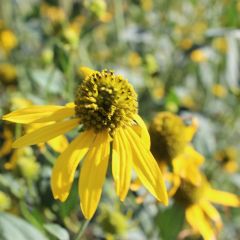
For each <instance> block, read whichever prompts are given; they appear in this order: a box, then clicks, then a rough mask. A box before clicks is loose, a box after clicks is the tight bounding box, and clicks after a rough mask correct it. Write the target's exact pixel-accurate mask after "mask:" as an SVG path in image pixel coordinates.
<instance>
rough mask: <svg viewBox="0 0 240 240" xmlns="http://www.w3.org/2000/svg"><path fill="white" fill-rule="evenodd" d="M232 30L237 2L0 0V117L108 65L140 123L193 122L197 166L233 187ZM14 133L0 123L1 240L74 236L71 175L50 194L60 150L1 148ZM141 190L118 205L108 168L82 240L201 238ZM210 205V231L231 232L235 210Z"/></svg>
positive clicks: (236, 87)
mask: <svg viewBox="0 0 240 240" xmlns="http://www.w3.org/2000/svg"><path fill="white" fill-rule="evenodd" d="M239 27H240V1H238V0H220V1H215V0H202V1H195V0H185V1H167V0H162V1H157V0H134V1H127V0H112V1H110V0H109V1H108V0H83V1H80V0H67V1H66V0H48V1H47V0H46V1H40V0H0V115H3V114H5V113H8V112H10V111H12V110H16V109H20V108H24V107H27V106H31V105H32V104H37V105H40V104H46V105H49V104H56V105H57V104H64V103H66V102H68V101H72V100H73V99H74V94H75V90H76V86H77V85H78V84H79V83H80V82H81V80H82V76H81V74H80V70H79V68H80V67H81V66H88V67H92V68H94V69H99V70H100V69H105V68H106V69H113V70H114V71H115V72H116V73H120V74H122V75H123V76H124V77H126V78H128V80H129V81H130V82H131V83H132V84H133V85H134V87H135V89H136V91H137V92H138V99H139V113H140V115H141V116H142V117H143V118H144V120H146V123H148V122H150V121H151V119H152V118H153V116H154V115H155V114H156V113H157V112H160V111H170V112H173V113H176V114H179V115H181V116H182V118H183V119H184V120H185V122H186V123H187V122H188V121H191V119H193V118H194V119H197V122H198V129H197V133H196V136H195V137H194V139H193V145H194V147H195V148H196V149H197V150H198V151H199V152H200V153H201V154H202V155H203V156H204V157H205V159H206V161H205V163H204V165H203V167H202V169H203V171H204V173H205V174H206V176H207V178H208V180H209V181H210V182H211V184H212V185H213V186H214V187H215V188H217V189H221V190H224V191H228V192H233V193H235V194H237V195H239V194H240V174H239V171H238V164H239V150H238V149H239V145H240V144H239V139H240V120H239V119H240V108H239V103H240V72H239V64H240V46H239V39H240V30H238V28H239ZM24 131H26V129H23V128H21V127H20V126H19V125H13V124H9V123H6V122H3V121H1V122H0V160H1V161H0V211H1V213H0V239H4V240H5V239H7V240H12V239H14V238H16V239H20V240H30V239H38V240H39V239H40V240H41V239H51V240H54V239H60V240H67V239H74V238H75V237H76V235H77V233H78V231H79V229H80V228H81V227H82V226H83V225H84V218H83V216H82V214H81V212H80V208H79V197H78V192H77V176H76V182H75V183H74V186H73V188H72V191H71V195H70V196H69V198H68V200H67V201H66V202H64V203H60V202H58V201H55V200H54V199H53V197H52V193H51V189H50V176H51V169H52V165H53V163H54V161H55V159H56V157H57V156H58V154H59V151H58V149H59V148H57V147H56V145H51V144H46V145H41V146H34V147H32V148H30V147H29V148H26V149H19V150H16V149H11V144H12V142H13V140H14V139H15V138H17V137H19V136H20V135H21V134H22V133H23V132H24ZM68 137H69V139H68V140H70V139H71V136H68ZM60 144H63V145H64V144H65V143H60ZM61 146H62V145H61ZM144 194H145V192H143V193H142V192H141V190H140V191H137V192H129V193H128V196H127V199H126V200H125V201H124V203H120V202H119V200H118V198H116V195H115V190H114V185H113V182H112V176H111V174H109V177H108V178H107V179H106V182H105V185H104V192H103V196H102V199H101V203H100V207H99V209H98V211H97V213H96V215H95V217H94V218H93V219H92V220H91V222H90V223H89V225H88V226H87V228H86V230H85V232H84V234H83V237H82V239H105V238H106V239H163V240H166V239H167V240H168V239H169V240H170V239H172V240H173V239H177V238H178V239H201V237H199V235H194V236H192V235H191V234H188V231H187V230H188V229H189V226H188V225H187V223H186V222H185V219H184V212H183V209H182V208H181V207H179V206H178V205H176V204H175V203H174V202H173V201H172V200H170V204H169V206H168V207H167V208H166V207H163V206H161V205H160V204H158V203H156V202H155V201H154V199H152V198H151V197H150V196H148V195H146V196H145V198H144V200H143V202H142V201H136V199H137V200H139V198H136V195H137V197H139V196H142V195H144ZM139 202H141V203H139ZM220 213H221V216H222V218H223V224H224V227H223V230H222V231H221V232H220V234H219V236H218V239H224V240H227V239H238V238H239V233H240V226H239V222H240V210H239V209H238V208H235V209H230V208H224V209H223V208H221V209H220ZM177 236H178V237H177Z"/></svg>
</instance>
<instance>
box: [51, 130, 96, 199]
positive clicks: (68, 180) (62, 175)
mask: <svg viewBox="0 0 240 240" xmlns="http://www.w3.org/2000/svg"><path fill="white" fill-rule="evenodd" d="M94 137H95V134H94V133H93V132H92V131H85V132H83V133H81V134H79V136H77V137H76V138H75V139H74V140H73V141H72V142H71V143H70V144H69V146H68V148H67V149H66V150H65V151H64V152H63V153H62V154H61V155H60V156H59V157H58V158H57V160H56V163H55V165H54V167H53V171H52V177H51V187H52V192H53V196H54V198H55V199H60V200H61V201H65V200H66V199H67V197H68V195H69V192H70V188H71V186H72V182H73V179H74V174H75V171H76V168H77V166H78V164H79V162H80V161H81V160H82V159H83V157H84V156H85V155H86V153H87V151H88V149H89V148H90V147H91V145H92V143H93V140H94Z"/></svg>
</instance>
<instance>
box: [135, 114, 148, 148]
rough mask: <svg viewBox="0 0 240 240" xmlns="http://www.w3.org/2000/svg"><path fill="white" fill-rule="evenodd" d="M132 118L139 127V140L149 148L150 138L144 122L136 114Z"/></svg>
mask: <svg viewBox="0 0 240 240" xmlns="http://www.w3.org/2000/svg"><path fill="white" fill-rule="evenodd" d="M134 120H135V121H136V122H137V124H138V125H139V126H140V128H141V140H142V141H143V143H144V146H145V147H146V148H147V149H150V145H151V140H150V135H149V133H148V130H147V127H146V124H145V122H144V121H143V120H142V118H141V117H140V116H139V115H138V114H135V116H134Z"/></svg>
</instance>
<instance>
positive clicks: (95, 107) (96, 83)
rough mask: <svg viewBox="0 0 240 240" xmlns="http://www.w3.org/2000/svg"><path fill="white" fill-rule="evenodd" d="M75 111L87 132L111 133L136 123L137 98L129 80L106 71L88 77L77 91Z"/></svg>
mask: <svg viewBox="0 0 240 240" xmlns="http://www.w3.org/2000/svg"><path fill="white" fill-rule="evenodd" d="M75 104H76V107H75V112H76V115H77V116H78V117H79V118H80V121H81V123H82V124H83V125H84V127H85V128H86V129H93V130H95V131H96V132H99V131H103V130H108V131H109V132H110V133H111V134H113V133H114V130H115V129H116V128H118V127H121V126H126V125H129V124H131V123H132V122H133V116H134V114H136V113H137V95H136V93H135V91H134V89H133V87H132V86H131V85H130V84H129V83H128V81H127V80H125V79H123V78H122V77H121V76H119V75H114V74H113V72H112V71H107V70H103V71H102V72H94V73H92V74H91V75H89V76H87V77H86V78H85V79H84V81H83V82H82V84H80V85H79V87H78V89H77V94H76V98H75Z"/></svg>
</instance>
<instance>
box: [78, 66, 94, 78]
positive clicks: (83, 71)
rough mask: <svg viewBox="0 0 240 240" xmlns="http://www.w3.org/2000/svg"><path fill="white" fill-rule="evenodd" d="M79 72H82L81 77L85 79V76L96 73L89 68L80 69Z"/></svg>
mask: <svg viewBox="0 0 240 240" xmlns="http://www.w3.org/2000/svg"><path fill="white" fill-rule="evenodd" d="M80 71H81V72H82V74H83V76H84V77H85V78H86V77H87V76H89V75H91V74H93V73H95V72H97V71H95V70H93V69H91V68H88V67H80Z"/></svg>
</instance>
